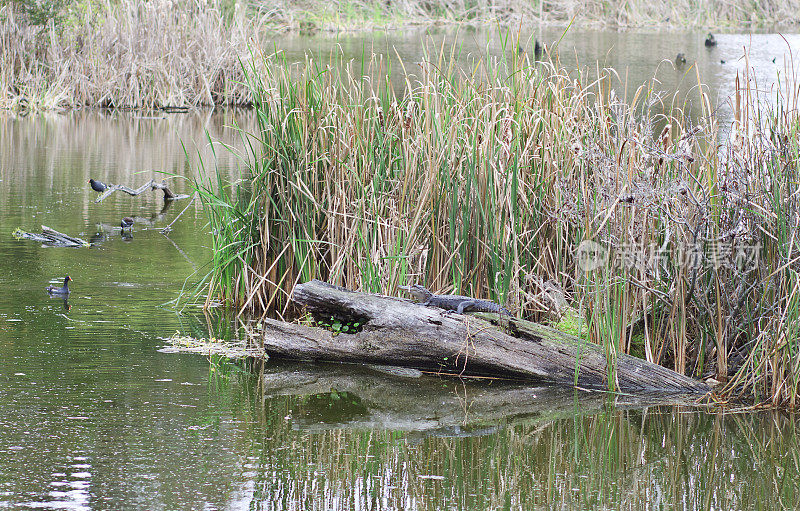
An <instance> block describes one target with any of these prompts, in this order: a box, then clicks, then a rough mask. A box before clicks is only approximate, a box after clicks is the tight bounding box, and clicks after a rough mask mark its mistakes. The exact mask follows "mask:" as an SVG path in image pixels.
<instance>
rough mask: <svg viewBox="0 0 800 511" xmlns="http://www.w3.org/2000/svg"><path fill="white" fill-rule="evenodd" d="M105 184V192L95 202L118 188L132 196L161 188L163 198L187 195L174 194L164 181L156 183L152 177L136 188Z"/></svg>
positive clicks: (181, 197)
mask: <svg viewBox="0 0 800 511" xmlns="http://www.w3.org/2000/svg"><path fill="white" fill-rule="evenodd" d="M106 186H107V187H108V189H107V190H106V191H105V192H103V193H102V194H101V195H100V197H98V198H97V199H96V200H95V202H100V201H102V200H103V199H105V198H106V197H108V196H109V195H111V194H112V193H114V192H116V191H118V190H119V191H120V192H125V193H127V194H128V195H132V196H136V195H141V194H142V193H144V192H146V191H147V190H161V191H163V192H164V200H175V199H185V198H186V197H188V195H183V194H182V195H176V194H175V193H173V192H172V190H170V189H169V187H168V186H167V183H166V181H162V182H160V183H156V181H155V180H154V179H151V180H150V181H148V182H147V183H145V184H143V185H142V186H140V187H139V188H137V189H136V190H133V189H131V188H128V187H127V186H125V185H114V184H108V185H106Z"/></svg>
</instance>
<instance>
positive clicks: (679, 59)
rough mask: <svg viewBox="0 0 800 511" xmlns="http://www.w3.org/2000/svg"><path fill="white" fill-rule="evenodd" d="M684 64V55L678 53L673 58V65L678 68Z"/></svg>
mask: <svg viewBox="0 0 800 511" xmlns="http://www.w3.org/2000/svg"><path fill="white" fill-rule="evenodd" d="M684 64H686V55H685V54H683V53H679V54H678V56H677V57H675V65H676V66H678V67H680V66H682V65H684Z"/></svg>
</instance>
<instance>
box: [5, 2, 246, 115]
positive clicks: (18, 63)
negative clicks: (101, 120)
mask: <svg viewBox="0 0 800 511" xmlns="http://www.w3.org/2000/svg"><path fill="white" fill-rule="evenodd" d="M86 6H87V8H85V9H83V10H81V11H77V13H75V14H74V15H73V17H72V18H70V19H69V21H68V22H62V23H55V22H53V21H51V22H49V23H47V24H45V25H42V26H35V25H32V24H30V23H28V22H27V19H26V18H25V16H24V15H23V14H21V13H20V12H18V11H17V10H16V9H14V4H13V3H12V4H6V5H4V6H3V7H0V108H4V109H29V110H41V109H61V108H74V107H80V106H100V107H117V108H158V107H170V106H176V107H187V106H212V105H242V104H249V102H250V94H249V91H248V89H247V88H246V87H245V86H243V85H242V84H241V81H242V73H241V69H242V66H241V62H240V58H245V59H246V58H247V55H249V51H248V48H249V47H251V46H252V47H257V46H258V44H259V40H260V38H259V33H260V24H259V22H258V20H257V19H255V18H251V17H245V16H244V14H243V13H238V12H237V13H235V14H234V15H233V17H232V19H231V20H229V21H226V20H224V19H223V16H222V14H221V13H220V10H219V6H218V2H216V1H215V0H210V1H205V0H179V1H175V2H173V1H171V0H152V1H150V2H136V1H130V0H122V1H120V2H111V1H109V0H104V1H103V2H100V3H91V2H90V3H88V4H86Z"/></svg>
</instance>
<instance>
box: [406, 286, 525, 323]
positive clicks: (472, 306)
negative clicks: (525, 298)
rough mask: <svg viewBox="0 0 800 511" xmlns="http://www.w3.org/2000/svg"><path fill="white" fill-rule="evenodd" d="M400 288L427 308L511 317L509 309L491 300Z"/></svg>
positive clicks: (421, 289)
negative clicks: (494, 313) (491, 313)
mask: <svg viewBox="0 0 800 511" xmlns="http://www.w3.org/2000/svg"><path fill="white" fill-rule="evenodd" d="M398 287H399V288H400V289H402V290H403V291H405V292H407V293H410V294H411V295H413V296H414V298H415V299H416V300H417V301H418V302H419V304H420V305H425V306H426V307H439V308H440V309H444V310H446V311H455V312H456V314H464V313H465V312H496V313H498V314H501V313H502V314H506V315H508V316H511V313H510V312H509V311H508V309H506V308H505V307H503V306H501V305H499V304H496V303H494V302H492V301H489V300H481V299H479V298H472V297H470V296H461V295H435V294H433V293H431V292H430V291H428V290H427V289H425V288H424V287H423V286H420V285H419V284H414V285H413V286H398Z"/></svg>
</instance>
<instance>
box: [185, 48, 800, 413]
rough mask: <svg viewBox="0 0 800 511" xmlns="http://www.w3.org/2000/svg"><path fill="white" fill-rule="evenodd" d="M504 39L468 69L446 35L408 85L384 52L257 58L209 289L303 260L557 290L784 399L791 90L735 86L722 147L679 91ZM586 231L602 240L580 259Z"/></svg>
mask: <svg viewBox="0 0 800 511" xmlns="http://www.w3.org/2000/svg"><path fill="white" fill-rule="evenodd" d="M510 53H511V55H510V57H508V59H502V58H501V59H500V60H498V61H496V62H484V63H480V64H479V65H478V66H473V67H470V68H468V69H470V71H466V70H462V69H460V68H458V67H457V66H451V65H450V63H449V62H450V61H449V59H450V57H448V56H447V55H448V51H447V50H445V49H444V48H439V49H438V50H436V53H432V55H431V56H430V57H428V58H427V59H426V61H425V63H423V64H422V67H421V73H420V75H419V76H418V77H417V78H416V79H415V80H409V81H408V86H407V88H406V89H405V90H404V91H402V92H396V91H395V90H394V89H393V88H392V87H391V86H390V85H389V84H390V83H391V82H390V80H388V78H387V77H386V76H385V68H384V67H383V62H382V61H381V60H379V59H378V58H373V59H372V60H369V59H367V60H368V62H367V63H365V68H366V69H367V71H366V75H367V76H370V77H371V78H370V79H365V78H364V77H362V76H361V75H360V74H359V72H356V71H355V70H354V69H353V68H352V67H351V66H348V65H345V64H341V65H339V66H331V65H327V66H325V67H324V68H323V67H319V66H317V65H316V64H315V63H314V62H311V61H309V62H307V63H306V64H305V65H304V66H300V67H299V68H297V67H293V66H287V65H286V64H284V63H281V62H277V61H274V60H269V59H268V61H267V62H266V63H265V64H264V65H265V68H266V71H265V72H261V71H259V70H257V69H255V68H252V69H251V70H250V71H249V72H248V75H247V79H248V80H249V84H250V86H251V88H252V94H253V97H254V104H255V107H256V110H257V114H258V115H257V117H258V122H259V125H258V131H257V132H256V133H251V134H248V136H249V137H251V139H253V140H255V141H257V144H256V145H254V146H253V152H252V154H251V155H250V157H249V159H248V160H249V173H248V178H247V179H246V181H245V183H243V184H242V185H241V186H239V187H238V188H236V189H235V190H233V191H229V189H228V188H227V187H226V186H225V184H224V183H223V182H222V181H221V180H220V179H217V182H216V183H212V182H207V183H202V186H201V187H200V188H201V193H202V194H203V197H204V199H205V203H206V204H207V206H208V207H209V213H210V215H211V217H212V224H214V226H215V232H216V233H217V236H216V237H215V265H214V270H213V273H212V278H213V281H212V282H213V284H212V286H211V288H210V289H209V291H210V292H209V296H210V297H217V296H218V297H220V298H222V299H223V300H230V301H231V302H233V303H236V304H237V305H238V306H239V307H240V308H241V310H242V311H250V312H257V313H262V312H264V311H265V310H266V309H267V308H270V307H277V308H278V309H279V310H280V311H282V312H286V307H288V300H287V297H288V295H289V293H290V292H291V289H292V288H293V286H294V284H295V283H297V282H299V281H306V280H308V279H311V278H322V279H325V280H328V281H331V282H333V283H336V284H339V285H343V286H346V287H348V288H352V289H363V290H368V291H374V292H389V293H391V292H394V291H395V290H396V286H397V285H398V284H402V283H405V282H409V281H416V282H420V283H423V284H426V285H427V286H429V287H430V288H432V289H433V290H434V291H437V292H450V291H453V290H454V291H456V292H460V293H465V294H472V295H474V296H479V297H488V298H493V299H496V300H498V301H500V302H503V303H505V304H507V305H508V306H510V307H512V310H514V309H515V310H517V311H518V312H519V313H520V314H523V315H525V316H527V317H529V318H532V319H534V320H538V319H544V318H548V317H552V316H556V317H558V316H559V315H560V313H561V312H562V310H561V309H562V308H563V302H564V301H565V298H566V301H568V302H569V303H570V304H571V306H572V307H573V308H575V309H576V310H578V311H580V312H581V314H582V315H583V316H584V318H585V321H586V329H585V331H586V333H587V335H588V337H589V338H590V339H592V340H593V341H595V342H598V343H601V344H604V345H605V346H606V348H607V354H608V356H609V359H610V360H612V361H613V360H614V359H615V357H616V355H617V354H619V353H623V352H625V353H634V354H637V355H639V356H641V357H643V358H647V359H648V360H652V361H654V362H656V363H660V364H664V365H667V366H670V367H673V368H674V369H676V370H677V371H680V372H683V373H687V374H691V375H695V376H698V377H703V376H714V377H716V379H717V380H719V381H721V382H726V381H729V379H730V381H729V383H728V386H727V387H726V388H725V394H724V395H726V396H734V395H748V396H751V397H755V398H756V399H757V400H765V399H769V400H771V401H772V402H774V403H776V404H785V405H789V406H794V404H795V402H796V399H795V395H796V393H797V389H798V387H797V383H798V380H799V379H800V368H798V365H797V362H796V360H797V357H795V356H794V353H795V352H796V350H797V348H798V345H797V339H796V332H797V331H798V327H800V293H798V287H797V286H798V285H800V284H798V279H797V276H796V267H797V264H798V256H797V253H798V251H797V249H796V248H795V247H796V244H797V241H796V240H795V236H794V233H795V230H796V227H797V223H798V216H797V209H796V208H797V205H798V197H799V196H800V190H799V189H798V184H797V183H798V182H800V175H798V167H797V162H798V143H797V137H796V133H797V130H798V126H800V122H799V121H798V113H797V112H798V111H797V109H796V104H795V103H794V102H795V101H796V99H795V97H796V95H795V94H792V95H791V96H790V97H789V98H788V99H783V98H781V97H778V98H777V99H775V98H769V101H765V100H766V99H768V98H764V97H762V96H761V95H759V94H758V93H757V92H756V90H755V89H753V88H752V87H746V86H742V87H740V89H738V91H737V97H739V98H740V100H739V101H738V103H739V108H738V110H737V111H738V114H737V117H736V119H735V121H734V125H733V127H732V130H731V132H730V135H729V137H728V141H727V142H725V143H724V144H722V145H721V146H719V145H717V142H718V139H719V132H718V131H717V130H718V123H717V122H716V121H715V120H713V117H712V116H711V115H710V114H711V112H708V111H707V112H706V113H707V115H705V116H702V117H701V118H700V119H699V121H698V122H697V124H692V123H691V122H690V121H688V120H687V119H688V118H689V116H688V115H687V114H686V113H685V109H686V108H688V103H686V101H688V99H685V100H683V101H684V102H683V103H682V102H681V101H680V100H676V99H672V103H673V104H675V105H677V106H672V107H669V106H665V102H662V101H661V99H660V98H659V97H658V96H656V95H654V94H653V92H652V91H653V87H652V86H650V85H647V84H646V85H643V86H642V87H641V88H640V90H639V91H637V93H636V94H635V95H634V100H633V101H632V102H631V103H625V102H623V101H622V100H621V99H620V98H619V97H618V96H617V95H616V93H615V87H616V85H615V84H616V83H617V82H616V81H615V80H616V79H615V77H614V76H613V75H611V74H609V73H608V72H606V71H601V72H599V75H598V76H597V77H595V78H594V79H592V80H587V79H586V78H587V77H586V75H585V73H581V72H573V73H570V72H568V71H567V70H566V69H564V68H563V67H562V66H561V65H560V63H559V62H558V61H557V60H556V61H553V62H549V63H547V64H531V63H530V62H528V61H526V60H524V57H523V61H522V62H520V61H517V60H516V59H517V56H516V53H515V52H510ZM744 83H745V84H747V83H749V82H747V81H746V77H745V81H744ZM698 90H700V91H702V87H701V88H699V89H698ZM790 92H791V91H790ZM698 99H699V100H700V101H701V102H702V104H703V105H706V106H705V107H704V108H707V104H708V102H707V98H705V97H704V96H703V95H702V93H701V94H700V96H699V98H698ZM678 107H680V108H678ZM653 133H659V134H660V135H658V136H654V135H653ZM582 241H592V242H594V243H597V246H598V247H600V248H602V249H603V251H606V252H607V253H608V254H609V257H608V258H606V259H603V258H600V259H598V261H599V263H601V264H598V265H597V267H596V268H591V271H586V270H587V268H586V267H585V266H582V264H583V263H582V260H581V259H580V257H581V250H580V245H579V244H580V243H581V242H582ZM576 256H578V257H576ZM559 296H560V297H562V298H560V299H559ZM556 304H558V305H556ZM608 377H609V380H610V381H611V382H612V383H613V379H614V374H613V363H612V364H610V365H609V375H608Z"/></svg>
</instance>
